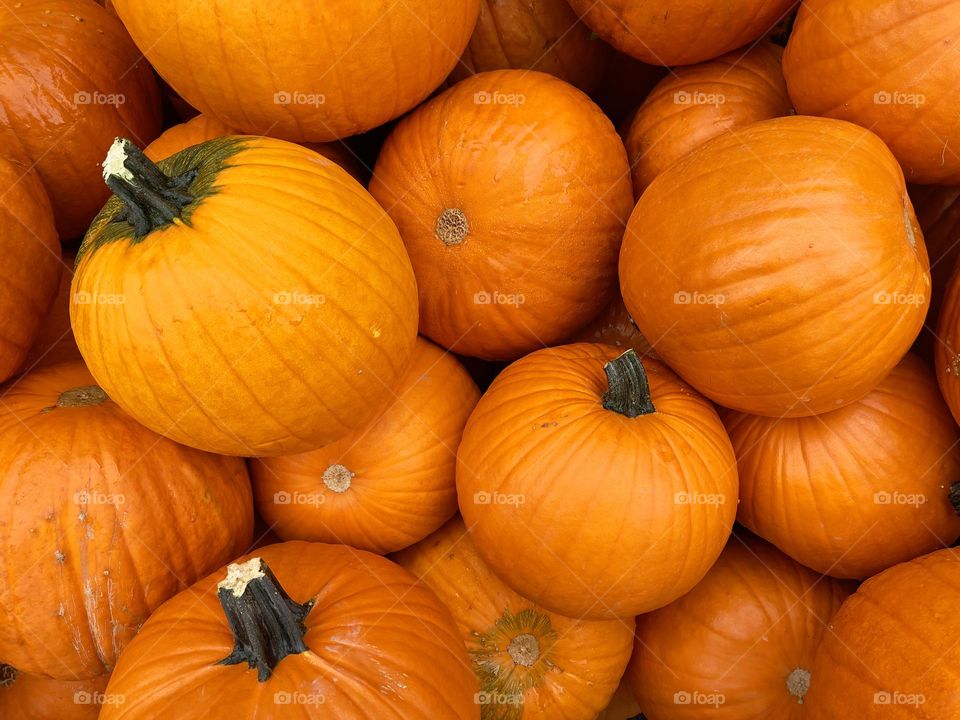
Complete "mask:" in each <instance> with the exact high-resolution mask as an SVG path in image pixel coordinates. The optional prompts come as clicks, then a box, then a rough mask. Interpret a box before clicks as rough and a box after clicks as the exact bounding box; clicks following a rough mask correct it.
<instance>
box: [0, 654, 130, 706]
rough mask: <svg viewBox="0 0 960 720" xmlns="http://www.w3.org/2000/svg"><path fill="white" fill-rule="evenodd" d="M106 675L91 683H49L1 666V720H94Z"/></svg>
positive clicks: (109, 700) (45, 679)
mask: <svg viewBox="0 0 960 720" xmlns="http://www.w3.org/2000/svg"><path fill="white" fill-rule="evenodd" d="M107 679H108V676H107V675H101V676H100V677H97V678H94V679H92V680H51V679H49V678H45V677H40V676H38V675H27V674H26V673H21V672H17V671H16V670H14V669H13V668H11V667H8V666H5V665H4V666H0V720H97V717H98V716H99V714H100V707H101V705H103V704H104V703H109V702H116V701H117V700H118V699H117V698H109V697H107V696H106V695H105V694H104V692H103V691H104V688H106V686H107Z"/></svg>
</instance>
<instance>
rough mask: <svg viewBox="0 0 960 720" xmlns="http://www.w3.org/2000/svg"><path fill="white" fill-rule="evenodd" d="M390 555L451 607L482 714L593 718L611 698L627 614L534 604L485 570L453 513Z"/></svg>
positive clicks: (628, 647)
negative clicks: (563, 611) (599, 616)
mask: <svg viewBox="0 0 960 720" xmlns="http://www.w3.org/2000/svg"><path fill="white" fill-rule="evenodd" d="M395 559H396V561H397V562H398V563H399V564H400V565H401V566H403V567H405V568H407V569H408V570H409V571H410V572H412V573H413V574H414V575H416V576H417V577H418V578H420V579H421V580H422V581H423V582H424V583H426V585H427V586H428V587H429V588H430V589H431V590H433V591H434V592H435V593H437V596H438V597H439V598H440V599H441V600H442V601H443V602H444V603H445V604H446V606H447V607H448V608H450V610H451V612H452V613H453V617H454V619H455V620H456V621H457V626H458V627H459V628H460V635H461V636H462V637H463V641H464V642H465V643H466V645H467V652H468V654H469V655H470V660H471V663H472V665H473V671H474V673H475V674H476V676H477V678H478V679H479V681H480V695H479V702H480V706H481V707H480V717H481V718H484V719H485V720H497V719H498V718H502V717H504V712H503V711H504V708H505V707H507V708H510V710H509V712H510V713H512V715H511V716H512V717H517V718H520V717H522V718H524V720H595V718H596V717H597V713H599V712H600V711H601V710H602V709H603V708H604V707H605V706H606V705H607V703H608V702H609V701H610V698H611V697H612V696H613V693H614V691H615V690H616V689H617V686H618V684H619V682H620V677H621V675H623V671H624V670H625V669H626V667H627V662H628V661H629V660H630V654H631V652H632V651H633V628H634V622H633V618H627V619H619V618H617V619H614V620H599V621H591V620H574V619H570V618H566V617H563V616H562V615H557V614H555V613H551V612H549V611H547V610H544V609H543V608H541V607H538V606H537V605H535V604H534V603H532V602H530V601H529V600H526V599H525V598H523V597H521V596H520V595H518V594H517V593H515V592H514V591H513V590H511V589H510V588H509V587H508V586H507V585H506V584H504V583H503V581H501V580H500V579H498V578H497V576H496V575H494V574H493V572H491V570H490V568H488V567H487V565H486V564H485V563H484V562H483V560H482V559H481V558H480V555H479V554H478V552H477V548H476V546H475V545H474V544H473V541H472V540H471V539H470V537H469V535H468V534H467V528H466V526H465V525H464V524H463V520H461V519H460V518H459V517H457V518H454V519H453V520H451V521H450V522H448V523H447V524H446V525H444V526H443V527H442V528H440V529H439V530H437V531H436V532H435V533H434V534H433V535H431V536H430V537H428V538H426V539H425V540H422V541H421V542H419V543H417V544H416V545H414V546H413V547H410V548H407V549H406V550H404V551H403V552H401V553H399V554H397V555H396V556H395ZM624 717H626V716H624Z"/></svg>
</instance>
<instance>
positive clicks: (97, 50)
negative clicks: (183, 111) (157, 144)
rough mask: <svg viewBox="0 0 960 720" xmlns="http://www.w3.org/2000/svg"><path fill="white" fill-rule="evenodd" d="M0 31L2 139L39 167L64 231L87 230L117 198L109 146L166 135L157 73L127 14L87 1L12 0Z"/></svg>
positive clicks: (1, 13)
mask: <svg viewBox="0 0 960 720" xmlns="http://www.w3.org/2000/svg"><path fill="white" fill-rule="evenodd" d="M0 36H2V37H3V46H2V47H0V70H2V72H0V138H2V140H3V142H4V143H5V144H12V145H14V146H19V147H20V148H22V150H23V153H24V155H25V156H26V157H27V158H29V160H30V164H31V165H34V166H35V167H36V170H37V173H38V174H39V175H40V179H41V180H42V181H43V184H44V185H45V186H46V189H47V192H48V193H49V195H50V201H51V203H52V205H53V210H54V215H55V217H56V224H57V231H58V232H59V234H60V236H61V237H62V238H64V239H70V238H77V237H80V236H82V235H83V232H84V230H86V228H87V226H88V225H89V224H90V220H91V219H92V218H93V216H94V215H96V214H97V210H99V209H100V207H101V206H102V205H103V203H104V201H106V199H107V198H108V197H109V196H110V192H109V191H108V190H107V188H106V187H104V185H103V183H101V182H100V181H99V177H100V161H101V160H102V159H103V152H104V149H105V148H108V147H109V146H110V143H111V142H113V139H114V138H115V137H116V136H118V135H124V136H131V135H132V136H134V137H135V139H136V140H137V141H138V142H140V143H143V144H145V143H148V142H150V141H151V140H153V139H154V138H155V137H156V136H157V134H158V133H159V132H160V91H159V90H158V89H157V84H156V81H155V80H154V77H153V72H152V71H151V70H150V66H149V65H148V64H147V63H146V62H144V61H143V60H142V58H141V56H140V53H139V52H137V48H136V47H135V46H134V44H133V43H132V42H131V41H130V38H129V36H128V35H127V33H126V31H125V30H124V28H123V25H121V24H120V22H119V20H117V18H115V17H114V16H113V15H111V14H110V13H108V12H107V11H106V10H104V9H103V8H100V7H95V6H94V4H93V3H90V2H85V1H84V0H20V1H19V2H16V3H4V4H3V5H2V6H0ZM121 97H122V101H121V100H120V98H121Z"/></svg>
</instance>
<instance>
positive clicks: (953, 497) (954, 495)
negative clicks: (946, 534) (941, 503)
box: [949, 482, 960, 515]
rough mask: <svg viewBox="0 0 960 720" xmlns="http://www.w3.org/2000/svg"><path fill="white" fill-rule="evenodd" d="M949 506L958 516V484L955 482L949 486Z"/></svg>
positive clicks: (959, 483)
mask: <svg viewBox="0 0 960 720" xmlns="http://www.w3.org/2000/svg"><path fill="white" fill-rule="evenodd" d="M949 497H950V504H951V505H952V506H953V511H954V512H955V513H956V514H957V515H960V482H955V483H953V484H952V485H951V486H950V495H949Z"/></svg>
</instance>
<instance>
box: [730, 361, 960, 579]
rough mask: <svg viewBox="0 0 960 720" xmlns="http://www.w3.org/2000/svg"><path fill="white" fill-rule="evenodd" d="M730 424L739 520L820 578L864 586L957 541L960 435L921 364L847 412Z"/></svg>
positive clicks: (906, 365) (906, 367)
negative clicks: (953, 496) (954, 496)
mask: <svg viewBox="0 0 960 720" xmlns="http://www.w3.org/2000/svg"><path fill="white" fill-rule="evenodd" d="M725 420H726V426H727V430H728V431H729V433H730V440H731V441H732V442H733V449H734V451H735V452H736V453H737V461H738V466H739V469H740V507H739V509H738V512H737V519H738V520H739V521H740V522H741V523H743V524H744V525H746V526H747V527H748V528H750V529H751V530H753V531H754V532H756V533H757V534H759V535H761V536H763V537H764V538H766V539H767V540H769V541H770V542H772V543H773V544H774V545H776V546H777V547H778V548H780V549H781V550H783V551H784V552H785V553H787V554H788V555H789V556H790V557H792V558H793V559H795V560H796V561H797V562H799V563H802V564H803V565H806V566H807V567H809V568H813V569H814V570H816V571H817V572H819V573H823V574H824V575H832V576H834V577H841V578H856V579H861V578H867V577H870V576H871V575H875V574H876V573H878V572H880V571H881V570H885V569H886V568H888V567H890V566H891V565H895V564H897V563H899V562H904V561H906V560H912V559H913V558H915V557H917V556H919V555H923V554H925V553H928V552H932V551H933V550H937V549H939V548H941V547H945V546H948V545H951V544H953V542H954V540H956V539H957V537H958V536H960V518H958V517H957V514H956V513H955V512H954V510H953V507H952V506H951V505H950V500H949V494H950V486H951V484H953V483H954V482H956V481H957V479H958V478H960V431H958V430H957V426H956V424H955V423H954V422H953V418H952V417H951V416H950V411H949V409H948V408H947V406H946V405H945V404H944V402H943V399H942V398H941V397H940V392H939V390H938V389H937V383H936V380H935V379H934V377H933V375H932V374H931V372H930V369H929V368H928V367H927V365H926V364H925V363H924V362H923V361H922V360H920V358H918V357H916V356H915V355H907V356H906V357H905V358H904V359H903V360H902V361H901V362H900V363H899V364H898V365H897V366H896V367H895V368H894V369H893V371H892V372H891V373H890V374H889V375H888V376H887V377H886V378H884V379H883V381H882V382H881V383H880V384H879V385H878V386H877V387H876V388H874V389H873V390H872V391H871V392H870V393H868V394H867V395H866V396H865V397H863V398H861V399H860V400H858V401H856V402H854V403H852V404H850V405H847V406H846V407H844V408H841V409H840V410H835V411H833V412H830V413H825V414H823V415H818V416H817V417H810V418H783V419H779V420H777V419H775V418H766V417H760V416H756V415H744V414H742V413H729V415H727V417H726V418H725ZM908 496H915V497H913V498H910V497H908ZM914 500H916V502H914Z"/></svg>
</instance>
